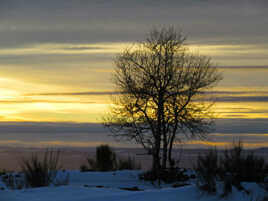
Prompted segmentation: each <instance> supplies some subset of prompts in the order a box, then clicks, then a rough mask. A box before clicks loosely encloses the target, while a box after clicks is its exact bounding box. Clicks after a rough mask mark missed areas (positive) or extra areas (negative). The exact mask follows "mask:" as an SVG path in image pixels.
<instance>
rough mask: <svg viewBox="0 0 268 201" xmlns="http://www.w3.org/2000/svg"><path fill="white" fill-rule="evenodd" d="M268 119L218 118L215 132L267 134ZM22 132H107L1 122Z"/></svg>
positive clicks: (2, 130)
mask: <svg viewBox="0 0 268 201" xmlns="http://www.w3.org/2000/svg"><path fill="white" fill-rule="evenodd" d="M267 122H268V119H239V118H238V119H216V121H215V130H214V133H223V134H265V133H266V134H267V133H268V129H267ZM11 133H14V134H17V135H19V134H20V133H43V134H44V135H45V134H51V133H54V134H57V133H73V134H74V137H75V133H92V134H97V133H106V135H107V134H109V132H108V130H106V129H105V128H104V127H103V126H102V124H95V123H71V122H70V123H63V122H54V123H52V122H40V123H39V122H0V136H1V135H3V134H11Z"/></svg>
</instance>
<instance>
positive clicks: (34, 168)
mask: <svg viewBox="0 0 268 201" xmlns="http://www.w3.org/2000/svg"><path fill="white" fill-rule="evenodd" d="M59 155H60V152H59V151H57V152H55V151H53V150H46V152H45V154H44V157H43V159H42V160H41V159H39V158H38V156H37V155H36V154H33V155H32V157H31V158H30V159H22V162H21V169H22V172H23V173H24V176H25V180H26V183H27V185H29V186H31V187H41V186H48V185H49V184H51V183H52V182H53V181H54V179H55V178H56V176H57V171H58V170H59V169H60V167H59Z"/></svg>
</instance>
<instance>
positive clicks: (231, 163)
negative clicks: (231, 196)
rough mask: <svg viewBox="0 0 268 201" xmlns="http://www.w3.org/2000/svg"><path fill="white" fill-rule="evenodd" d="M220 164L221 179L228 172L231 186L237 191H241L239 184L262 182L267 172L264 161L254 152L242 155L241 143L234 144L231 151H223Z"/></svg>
mask: <svg viewBox="0 0 268 201" xmlns="http://www.w3.org/2000/svg"><path fill="white" fill-rule="evenodd" d="M221 164H222V166H221V178H224V177H225V176H226V173H227V172H228V173H229V174H231V176H232V183H233V185H234V186H236V187H237V188H238V189H239V190H242V189H241V184H240V183H241V182H258V183H259V182H263V180H264V178H265V175H266V172H267V170H266V165H265V161H264V159H263V158H262V157H258V156H256V155H255V154H254V152H251V153H249V154H246V153H244V149H243V145H242V143H241V142H238V143H234V144H233V148H232V149H230V150H225V152H224V156H223V157H222V159H221Z"/></svg>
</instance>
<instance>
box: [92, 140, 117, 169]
mask: <svg viewBox="0 0 268 201" xmlns="http://www.w3.org/2000/svg"><path fill="white" fill-rule="evenodd" d="M96 162H97V164H96V165H97V169H98V170H99V171H111V170H115V169H116V155H115V153H114V152H113V151H112V149H111V148H110V147H109V145H100V146H99V147H97V149H96Z"/></svg>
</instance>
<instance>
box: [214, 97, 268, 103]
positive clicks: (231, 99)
mask: <svg viewBox="0 0 268 201" xmlns="http://www.w3.org/2000/svg"><path fill="white" fill-rule="evenodd" d="M216 100H217V101H219V102H268V96H225V97H217V98H216Z"/></svg>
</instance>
